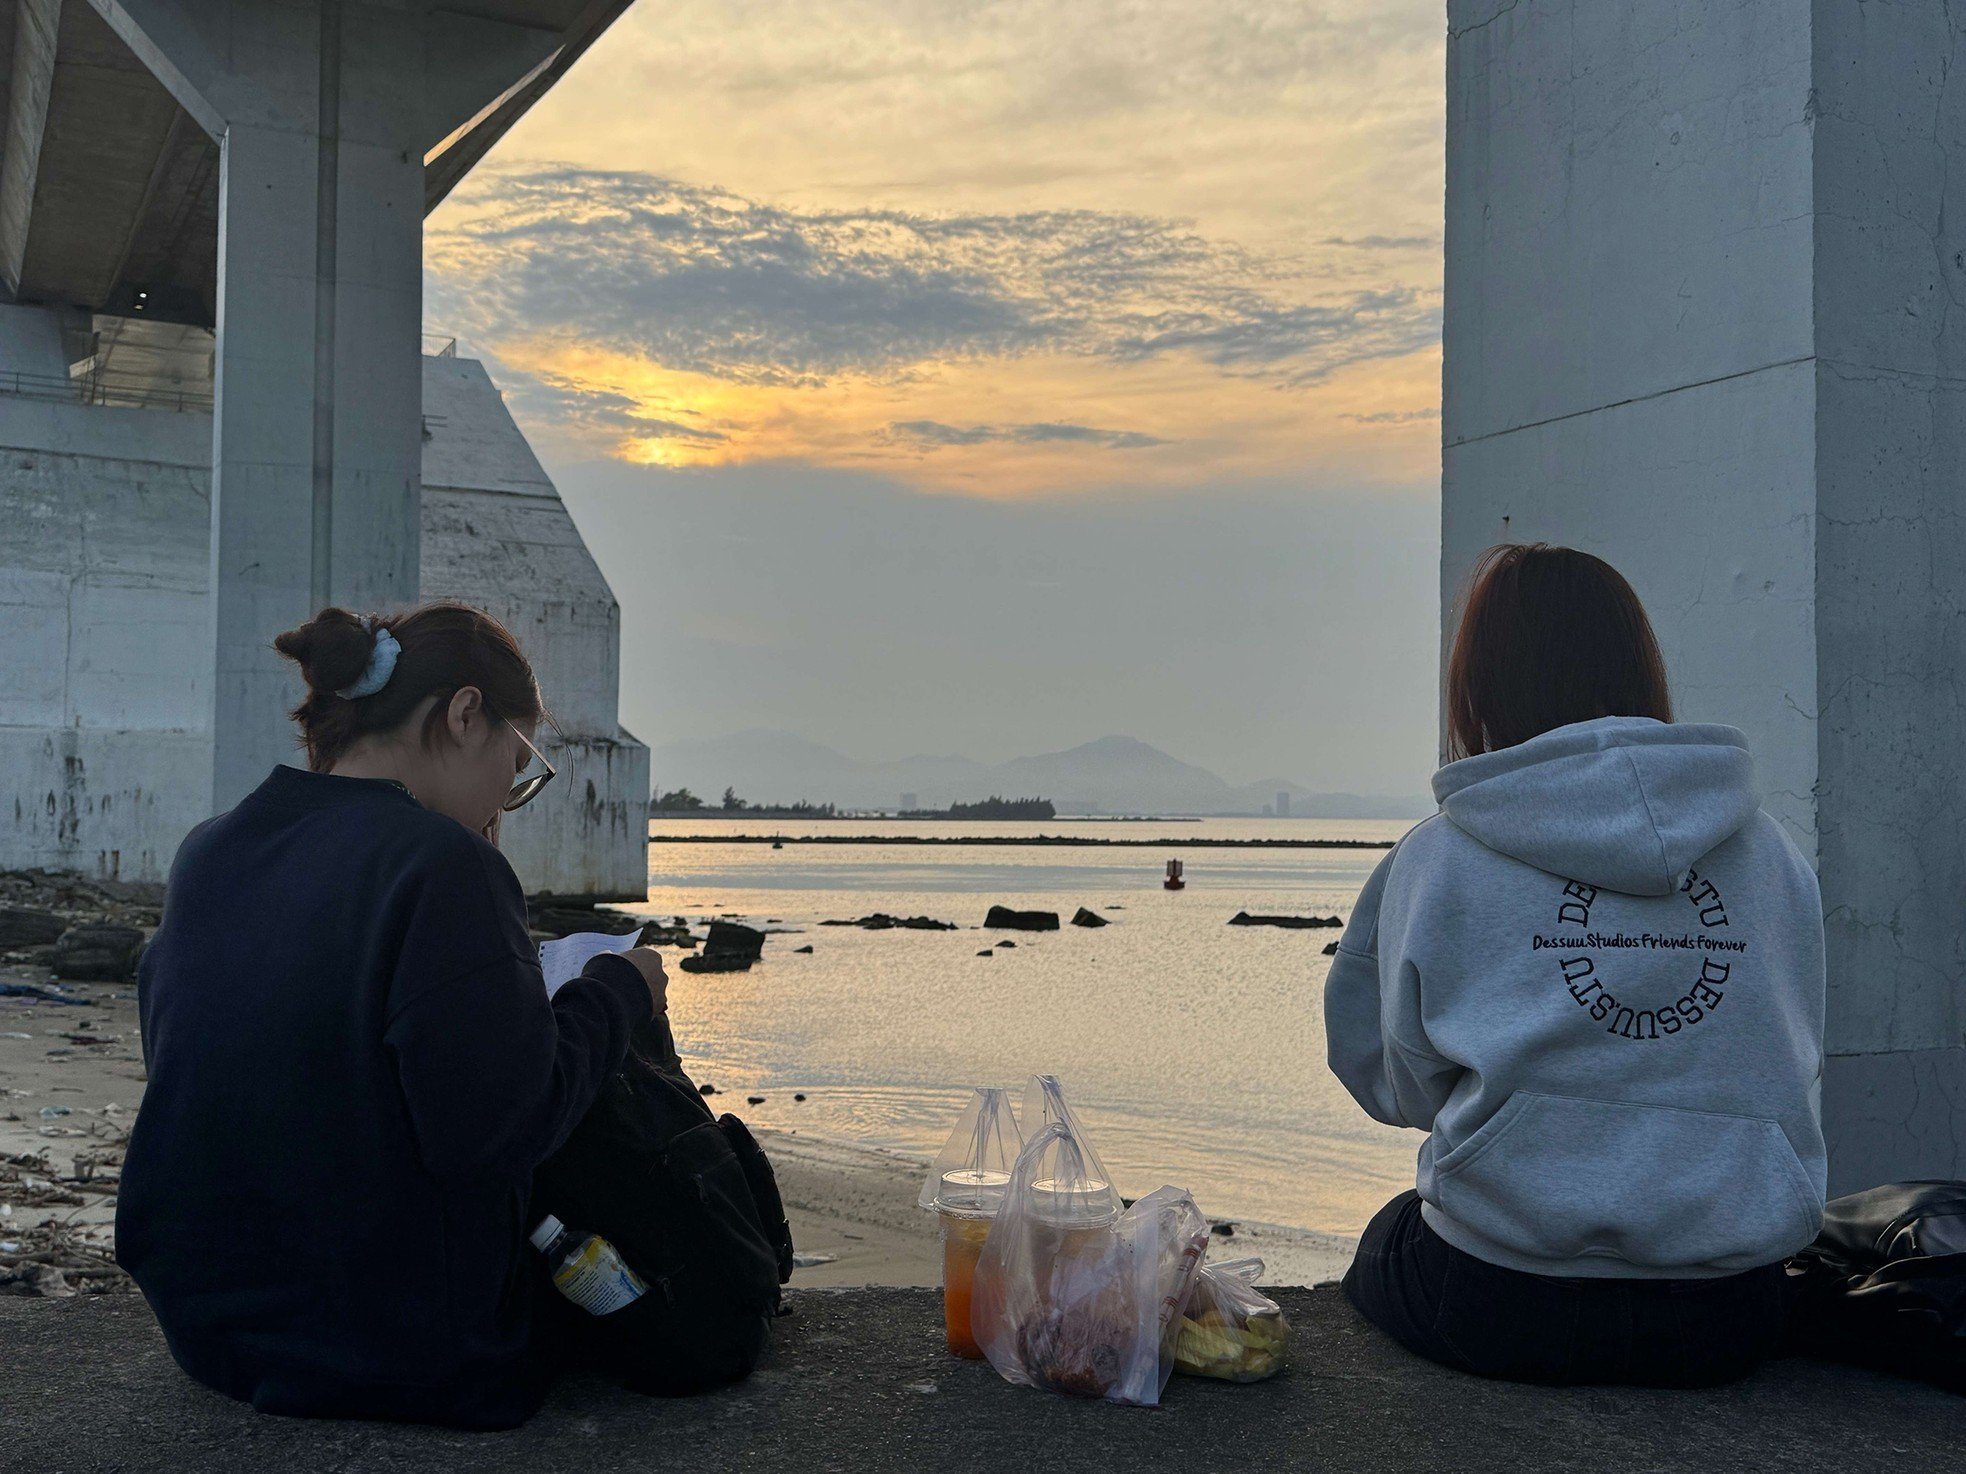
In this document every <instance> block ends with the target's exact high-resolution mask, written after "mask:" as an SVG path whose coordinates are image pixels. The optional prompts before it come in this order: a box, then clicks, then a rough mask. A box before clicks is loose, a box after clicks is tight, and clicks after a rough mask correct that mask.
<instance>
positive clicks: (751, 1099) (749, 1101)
mask: <svg viewBox="0 0 1966 1474" xmlns="http://www.w3.org/2000/svg"><path fill="white" fill-rule="evenodd" d="M744 1103H745V1104H746V1105H763V1104H764V1103H765V1098H764V1097H763V1096H762V1095H747V1096H745V1097H744Z"/></svg>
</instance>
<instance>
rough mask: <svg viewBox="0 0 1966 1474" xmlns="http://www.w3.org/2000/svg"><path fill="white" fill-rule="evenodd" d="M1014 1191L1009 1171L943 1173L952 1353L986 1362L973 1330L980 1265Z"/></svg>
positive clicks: (945, 1302)
mask: <svg viewBox="0 0 1966 1474" xmlns="http://www.w3.org/2000/svg"><path fill="white" fill-rule="evenodd" d="M1009 1187H1010V1174H1009V1173H1008V1172H986V1171H981V1170H977V1169H969V1170H965V1171H959V1172H945V1173H943V1174H942V1188H941V1191H940V1192H939V1193H938V1194H937V1195H936V1208H937V1210H938V1212H939V1213H940V1215H941V1218H942V1325H943V1330H944V1332H945V1333H946V1335H947V1337H948V1341H949V1350H950V1351H952V1352H953V1353H954V1354H955V1355H957V1356H965V1357H968V1358H969V1359H970V1360H972V1361H981V1360H982V1359H983V1348H982V1347H981V1346H979V1345H977V1344H976V1332H975V1331H974V1330H973V1329H972V1328H971V1324H970V1321H971V1313H972V1311H971V1307H972V1305H973V1302H974V1295H975V1287H976V1261H977V1260H978V1259H979V1258H981V1257H982V1254H983V1244H984V1242H985V1241H986V1240H987V1239H988V1238H989V1237H990V1224H991V1223H992V1222H993V1221H994V1220H995V1219H996V1216H997V1210H998V1209H999V1208H1001V1207H1002V1206H1003V1200H1004V1194H1005V1192H1006V1191H1007V1190H1008V1189H1009Z"/></svg>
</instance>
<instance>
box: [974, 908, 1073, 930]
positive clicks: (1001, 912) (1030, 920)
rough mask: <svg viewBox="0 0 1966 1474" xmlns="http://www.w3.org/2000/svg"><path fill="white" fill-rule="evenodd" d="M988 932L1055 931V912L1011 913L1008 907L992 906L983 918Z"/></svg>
mask: <svg viewBox="0 0 1966 1474" xmlns="http://www.w3.org/2000/svg"><path fill="white" fill-rule="evenodd" d="M983 925H984V927H985V928H987V929H988V930H990V931H1057V930H1058V913H1057V912H1056V911H1013V910H1011V909H1010V907H1008V906H992V907H991V908H990V914H989V915H988V916H985V917H984V918H983Z"/></svg>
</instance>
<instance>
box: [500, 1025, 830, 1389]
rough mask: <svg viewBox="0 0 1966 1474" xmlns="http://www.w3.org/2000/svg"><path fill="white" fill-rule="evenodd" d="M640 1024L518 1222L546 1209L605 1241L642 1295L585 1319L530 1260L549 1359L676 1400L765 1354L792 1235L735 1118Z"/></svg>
mask: <svg viewBox="0 0 1966 1474" xmlns="http://www.w3.org/2000/svg"><path fill="white" fill-rule="evenodd" d="M665 1044H666V1041H665V1040H663V1039H662V1038H661V1036H660V1034H659V1033H657V1032H656V1031H655V1030H654V1029H653V1028H652V1027H651V1026H650V1025H647V1024H644V1025H642V1026H640V1027H638V1028H637V1030H636V1032H635V1035H634V1037H633V1040H632V1042H631V1044H630V1046H629V1051H628V1058H627V1060H626V1061H625V1062H624V1063H623V1065H622V1067H621V1069H620V1071H619V1072H618V1073H617V1074H616V1075H615V1076H614V1077H613V1078H612V1079H610V1080H609V1081H608V1083H607V1084H606V1085H605V1086H604V1087H603V1088H602V1090H601V1094H600V1095H599V1097H598V1098H597V1099H596V1100H595V1102H594V1104H593V1106H592V1107H591V1108H590V1109H589V1110H588V1112H587V1115H586V1116H585V1118H583V1119H582V1121H581V1123H580V1125H579V1126H577V1127H576V1128H575V1129H574V1132H573V1135H571V1136H570V1137H568V1138H567V1140H566V1143H565V1144H564V1145H563V1146H562V1147H561V1148H560V1149H559V1150H558V1151H557V1152H555V1153H554V1154H553V1155H552V1156H551V1157H550V1158H548V1159H547V1160H546V1162H545V1163H543V1164H542V1165H541V1166H540V1168H539V1170H538V1171H537V1172H536V1173H534V1175H533V1195H532V1206H531V1209H530V1212H529V1214H528V1217H527V1222H528V1223H529V1224H532V1223H537V1222H538V1221H539V1220H540V1219H541V1218H542V1217H544V1216H545V1215H547V1214H549V1213H550V1214H552V1215H553V1216H554V1217H555V1218H558V1219H559V1220H560V1221H561V1222H562V1223H564V1224H566V1225H567V1226H568V1227H570V1228H577V1229H581V1230H584V1231H586V1232H588V1233H594V1234H599V1235H600V1236H601V1237H602V1238H604V1239H606V1240H607V1241H608V1242H609V1243H611V1244H613V1245H614V1247H615V1248H616V1250H617V1251H619V1253H620V1254H621V1257H622V1258H623V1260H625V1261H626V1262H627V1264H628V1266H629V1268H631V1269H633V1270H634V1271H635V1273H636V1274H637V1275H639V1276H640V1277H641V1278H642V1280H643V1281H644V1282H645V1283H646V1284H647V1285H648V1287H649V1288H648V1293H647V1294H645V1295H643V1296H641V1297H640V1298H639V1299H637V1300H635V1301H633V1302H632V1303H630V1304H629V1305H626V1306H624V1307H623V1308H621V1309H620V1310H617V1311H615V1312H613V1313H612V1314H609V1315H601V1316H596V1315H590V1314H588V1313H587V1312H586V1311H583V1310H581V1309H579V1308H578V1307H577V1306H575V1305H573V1304H571V1303H570V1302H568V1301H567V1300H566V1298H565V1297H564V1296H562V1295H561V1294H560V1293H559V1292H558V1291H557V1290H555V1289H554V1288H552V1283H551V1280H550V1279H549V1278H548V1276H547V1271H546V1267H545V1261H544V1260H543V1259H541V1258H540V1257H539V1256H537V1255H535V1256H534V1258H535V1261H536V1266H535V1267H536V1283H535V1296H534V1304H535V1305H536V1306H538V1307H539V1313H540V1314H541V1315H542V1316H543V1317H545V1318H546V1321H547V1323H546V1324H545V1325H543V1326H542V1327H541V1328H540V1330H541V1334H542V1336H543V1338H544V1340H545V1342H546V1344H547V1345H548V1346H549V1347H551V1348H553V1350H554V1351H555V1352H556V1353H557V1354H558V1355H559V1356H561V1357H563V1358H564V1359H567V1360H571V1361H574V1362H577V1363H581V1364H585V1365H589V1366H594V1367H597V1368H599V1369H601V1370H604V1371H606V1372H608V1373H611V1374H613V1375H617V1376H619V1377H621V1378H622V1380H623V1381H624V1382H625V1383H626V1385H627V1386H628V1387H630V1388H631V1389H633V1390H635V1391H639V1392H647V1393H652V1394H657V1395H665V1396H674V1395H680V1394H685V1393H692V1392H702V1391H706V1390H708V1389H709V1388H712V1387H717V1386H721V1385H723V1384H724V1383H728V1382H735V1381H738V1380H740V1379H741V1378H743V1377H746V1376H748V1375H750V1373H751V1372H752V1370H753V1369H755V1368H756V1366H757V1364H758V1361H759V1359H760V1358H761V1357H762V1356H763V1354H764V1349H765V1342H766V1338H767V1335H768V1333H769V1330H770V1326H771V1322H772V1319H773V1317H774V1316H776V1315H777V1314H778V1313H779V1308H780V1286H782V1285H783V1284H784V1283H785V1282H786V1281H787V1280H789V1279H790V1278H791V1276H792V1231H791V1229H790V1228H789V1227H788V1226H787V1224H786V1222H785V1205H784V1203H783V1202H782V1201H781V1200H780V1198H779V1195H778V1183H777V1179H776V1178H775V1177H774V1176H773V1174H772V1170H771V1163H770V1161H769V1160H768V1159H767V1158H766V1156H765V1154H764V1151H763V1150H762V1148H760V1147H759V1146H758V1143H757V1141H756V1139H755V1138H754V1137H753V1136H752V1135H751V1133H750V1131H749V1130H748V1129H747V1128H746V1127H745V1125H744V1123H743V1122H742V1121H740V1120H738V1119H737V1117H735V1116H728V1115H727V1116H722V1117H718V1116H716V1115H715V1114H714V1113H713V1112H712V1111H711V1110H710V1108H709V1106H708V1105H706V1104H705V1103H704V1100H703V1097H702V1095H701V1094H699V1093H698V1091H697V1088H696V1086H695V1085H693V1084H692V1083H691V1082H690V1080H689V1077H688V1076H687V1075H685V1074H683V1073H682V1071H681V1070H680V1068H677V1067H675V1066H674V1065H673V1063H671V1064H668V1065H665V1064H664V1063H662V1061H663V1060H664V1058H665V1056H666V1055H667V1050H666V1048H665V1047H664V1045H665Z"/></svg>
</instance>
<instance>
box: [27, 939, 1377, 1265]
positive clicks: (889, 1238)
mask: <svg viewBox="0 0 1966 1474" xmlns="http://www.w3.org/2000/svg"><path fill="white" fill-rule="evenodd" d="M0 981H7V982H26V983H34V984H40V985H47V984H48V983H49V982H51V977H50V974H49V973H48V972H47V971H46V970H45V969H42V968H30V967H19V966H9V967H4V968H0ZM65 991H66V992H67V993H68V995H69V996H71V997H74V998H76V999H79V1000H82V1003H81V1006H73V1005H66V1004H59V1003H52V1002H46V1001H31V1000H27V999H19V998H5V999H0V1092H3V1093H0V1157H4V1158H6V1159H8V1160H7V1161H6V1162H4V1163H0V1244H4V1243H14V1244H19V1245H21V1246H22V1247H21V1248H20V1249H16V1250H11V1251H9V1250H0V1273H4V1272H5V1266H6V1265H7V1264H8V1263H9V1262H10V1260H13V1259H17V1258H18V1257H19V1256H20V1255H21V1254H22V1253H23V1252H32V1251H33V1245H34V1244H35V1243H39V1242H45V1239H46V1235H47V1232H48V1228H47V1226H48V1225H56V1226H63V1227H65V1228H66V1230H67V1237H68V1238H69V1239H70V1240H71V1241H72V1242H75V1243H78V1244H87V1245H91V1246H93V1247H94V1248H95V1250H96V1252H97V1253H101V1252H103V1251H105V1250H107V1249H108V1248H109V1247H110V1243H111V1236H110V1224H111V1221H112V1219H113V1215H114V1211H115V1199H114V1195H113V1181H114V1175H115V1170H116V1164H117V1163H118V1162H119V1161H120V1158H121V1146H122V1143H123V1141H124V1139H125V1138H126V1136H127V1134H128V1131H129V1127H130V1124H131V1122H132V1121H134V1119H135V1117H136V1111H137V1107H138V1105H139V1104H140V1103H141V1101H142V1098H143V1082H144V1075H143V1060H142V1052H141V1048H140V1044H139V1040H138V1030H137V1013H136V991H135V988H134V987H133V986H129V985H107V984H87V983H84V984H71V985H66V986H65ZM761 1135H762V1139H763V1141H764V1144H765V1148H766V1150H767V1151H768V1152H769V1153H770V1154H771V1158H772V1161H773V1163H774V1164H775V1165H776V1167H777V1171H778V1178H779V1185H780V1188H781V1190H782V1192H783V1193H784V1197H785V1202H786V1208H787V1212H788V1215H789V1216H790V1218H791V1222H792V1232H793V1237H794V1239H795V1240H796V1242H797V1245H798V1251H799V1254H800V1256H801V1263H800V1267H799V1269H798V1270H797V1271H796V1273H795V1274H794V1276H793V1283H794V1284H795V1285H808V1286H813V1287H822V1286H842V1285H933V1284H936V1283H937V1282H938V1280H939V1277H940V1273H941V1253H940V1248H939V1244H938V1241H937V1238H936V1228H935V1220H934V1219H933V1218H932V1217H931V1216H930V1215H928V1214H925V1213H923V1212H922V1211H921V1210H920V1209H919V1208H917V1207H916V1206H915V1202H916V1195H917V1194H918V1192H919V1191H920V1188H921V1181H922V1174H923V1172H924V1171H925V1170H926V1164H925V1163H923V1162H920V1161H917V1160H915V1159H914V1158H912V1157H909V1156H906V1155H903V1154H901V1153H897V1152H889V1151H882V1150H878V1149H875V1148H871V1147H867V1146H862V1145H859V1144H856V1143H851V1142H840V1141H828V1140H821V1139H816V1138H813V1137H810V1136H806V1135H803V1134H801V1133H798V1132H792V1131H774V1132H766V1133H761ZM29 1157H40V1158H43V1159H44V1160H45V1162H46V1168H45V1170H44V1169H42V1168H39V1167H36V1166H33V1165H23V1164H22V1162H21V1159H23V1158H29ZM78 1158H79V1159H80V1166H79V1168H78V1165H77V1161H78ZM1202 1206H1203V1209H1204V1211H1206V1209H1207V1206H1208V1205H1207V1204H1206V1203H1204V1204H1203V1205H1202ZM1350 1250H1351V1243H1350V1241H1348V1240H1345V1239H1341V1238H1337V1237H1334V1236H1331V1235H1323V1234H1313V1233H1306V1232H1302V1231H1298V1230H1290V1229H1278V1228H1269V1227H1262V1226H1256V1225H1247V1224H1240V1223H1239V1224H1237V1225H1236V1226H1235V1231H1234V1233H1233V1235H1232V1236H1228V1237H1218V1238H1217V1239H1216V1240H1215V1243H1214V1247H1213V1249H1212V1251H1211V1252H1212V1253H1213V1254H1214V1255H1215V1256H1216V1257H1222V1258H1241V1257H1244V1256H1247V1255H1255V1256H1258V1257H1260V1258H1262V1259H1263V1260H1264V1262H1265V1264H1266V1265H1267V1266H1268V1273H1267V1275H1266V1279H1267V1280H1268V1281H1269V1282H1270V1283H1274V1284H1317V1283H1321V1282H1323V1281H1326V1280H1330V1279H1333V1278H1335V1277H1336V1276H1337V1275H1338V1274H1340V1273H1342V1271H1343V1269H1344V1266H1345V1263H1346V1262H1347V1261H1348V1259H1349V1257H1350ZM71 1252H72V1251H71ZM66 1278H67V1279H68V1280H70V1281H72V1282H73V1283H72V1286H71V1287H72V1288H80V1289H87V1288H90V1287H91V1281H92V1280H93V1278H94V1277H93V1276H91V1275H88V1274H76V1273H73V1272H71V1273H70V1274H68V1275H67V1276H66Z"/></svg>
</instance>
